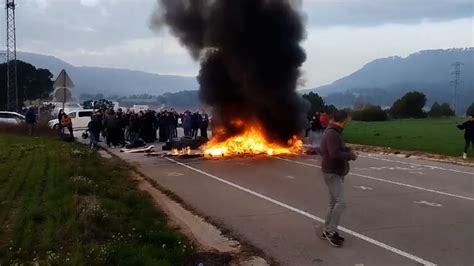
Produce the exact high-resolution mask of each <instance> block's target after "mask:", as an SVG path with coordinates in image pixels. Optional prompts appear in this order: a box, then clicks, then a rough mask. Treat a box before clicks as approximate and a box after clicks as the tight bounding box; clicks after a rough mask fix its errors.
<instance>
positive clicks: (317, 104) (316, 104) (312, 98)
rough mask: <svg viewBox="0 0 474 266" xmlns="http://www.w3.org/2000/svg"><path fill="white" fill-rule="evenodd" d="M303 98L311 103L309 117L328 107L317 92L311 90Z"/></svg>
mask: <svg viewBox="0 0 474 266" xmlns="http://www.w3.org/2000/svg"><path fill="white" fill-rule="evenodd" d="M303 99H305V100H306V101H308V102H309V103H310V104H311V107H310V109H309V111H308V117H312V116H313V115H315V114H316V112H321V111H323V110H325V109H326V106H325V104H324V100H323V98H321V96H319V95H318V94H317V93H314V92H310V93H309V94H304V95H303Z"/></svg>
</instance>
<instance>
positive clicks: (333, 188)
mask: <svg viewBox="0 0 474 266" xmlns="http://www.w3.org/2000/svg"><path fill="white" fill-rule="evenodd" d="M323 177H324V183H326V185H327V187H328V190H329V207H328V210H327V214H326V221H325V223H324V230H325V231H327V232H337V227H338V226H339V221H340V220H341V216H342V212H343V211H344V209H345V208H346V203H345V201H344V177H343V176H339V175H336V174H327V173H323Z"/></svg>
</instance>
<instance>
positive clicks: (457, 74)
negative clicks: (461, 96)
mask: <svg viewBox="0 0 474 266" xmlns="http://www.w3.org/2000/svg"><path fill="white" fill-rule="evenodd" d="M462 65H464V64H463V63H461V62H456V63H453V64H451V66H452V67H453V68H454V71H453V72H451V75H454V79H453V80H452V81H451V82H450V83H451V84H453V87H454V99H453V107H454V114H457V113H458V93H459V88H460V87H461V83H462V81H461V66H462Z"/></svg>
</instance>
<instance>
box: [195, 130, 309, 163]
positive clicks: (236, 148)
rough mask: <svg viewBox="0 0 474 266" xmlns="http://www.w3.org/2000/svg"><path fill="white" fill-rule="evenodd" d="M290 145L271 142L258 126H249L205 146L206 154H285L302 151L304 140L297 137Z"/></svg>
mask: <svg viewBox="0 0 474 266" xmlns="http://www.w3.org/2000/svg"><path fill="white" fill-rule="evenodd" d="M288 144H289V147H285V146H282V145H279V144H275V143H270V142H269V141H267V139H266V138H265V136H264V134H263V132H262V131H261V130H260V129H259V127H257V126H251V127H248V128H247V130H245V131H244V132H243V133H242V134H240V135H238V136H234V137H230V138H228V139H226V140H224V141H218V140H216V139H213V140H211V141H209V142H208V143H207V145H205V146H204V147H203V151H204V155H205V156H210V157H226V156H233V155H243V154H253V155H256V154H267V155H270V156H272V155H283V154H298V153H300V152H301V151H302V148H303V142H302V141H301V140H300V139H298V138H297V137H293V139H291V140H290V141H289V143H288Z"/></svg>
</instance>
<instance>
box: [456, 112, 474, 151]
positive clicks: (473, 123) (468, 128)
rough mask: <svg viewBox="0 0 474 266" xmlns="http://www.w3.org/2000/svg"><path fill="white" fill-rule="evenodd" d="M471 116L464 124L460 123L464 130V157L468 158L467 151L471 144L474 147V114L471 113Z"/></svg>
mask: <svg viewBox="0 0 474 266" xmlns="http://www.w3.org/2000/svg"><path fill="white" fill-rule="evenodd" d="M470 115H471V116H470V118H469V120H468V121H466V122H464V123H463V124H462V125H458V128H459V129H460V130H464V140H465V145H464V152H463V154H462V157H463V158H464V159H467V151H468V150H469V146H471V147H472V148H474V114H470Z"/></svg>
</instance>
